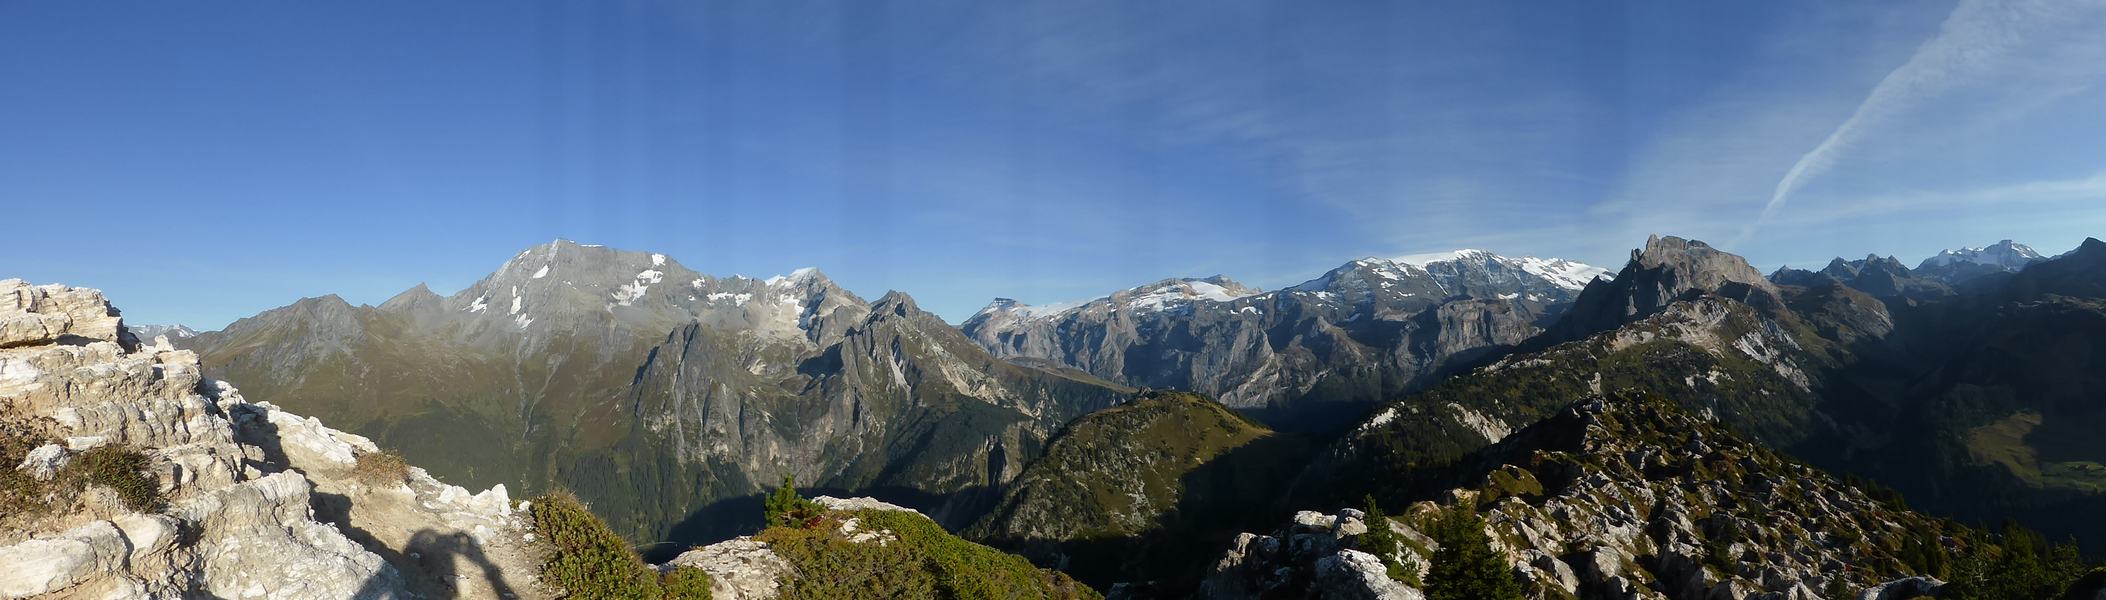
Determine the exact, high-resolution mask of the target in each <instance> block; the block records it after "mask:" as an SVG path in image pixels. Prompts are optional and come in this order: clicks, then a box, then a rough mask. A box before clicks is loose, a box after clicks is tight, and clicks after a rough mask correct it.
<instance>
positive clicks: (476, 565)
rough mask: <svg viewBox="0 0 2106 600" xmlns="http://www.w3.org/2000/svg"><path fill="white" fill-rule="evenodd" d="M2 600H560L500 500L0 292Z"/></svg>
mask: <svg viewBox="0 0 2106 600" xmlns="http://www.w3.org/2000/svg"><path fill="white" fill-rule="evenodd" d="M0 451H4V453H5V455H4V456H0V460H4V462H5V463H6V465H7V466H8V468H7V470H6V471H4V472H0V484H4V486H5V489H4V491H0V565H5V568H0V597H6V598H31V597H35V598H47V597H48V598H132V597H139V598H144V597H155V598H175V597H184V598H189V597H217V598H313V599H337V598H426V597H457V596H458V597H483V598H496V597H522V598H534V597H552V596H551V594H550V593H549V592H548V591H547V590H544V589H542V588H541V587H539V586H538V583H537V576H536V573H537V568H538V567H537V565H536V564H535V563H534V558H533V556H534V551H533V550H532V549H531V546H532V543H533V542H532V540H533V539H534V536H533V534H532V532H530V531H529V530H528V529H526V528H525V527H524V526H523V523H522V520H521V518H520V517H521V513H520V507H519V506H517V505H515V504H514V503H513V502H512V500H511V499H510V498H509V496H508V495H507V490H506V488H505V487H504V486H502V485H499V486H495V487H492V488H491V489H489V490H486V491H483V492H470V491H468V490H465V489H462V488H459V487H455V486H450V485H446V484H444V483H441V482H440V481H438V480H436V479H434V478H432V477H431V476H430V475H429V474H428V473H427V472H425V471H424V470H423V469H420V468H417V467H413V466H408V465H406V464H404V463H402V462H401V460H400V458H399V457H393V456H389V455H386V454H383V453H381V451H380V450H379V449H378V448H377V447H375V446H374V445H373V443H372V442H371V441H369V440H367V439H366V438H364V437H360V436H357V435H352V434H348V433H344V432H341V431H338V430H335V429H331V428H329V427H327V426H325V425H323V424H322V423H321V422H319V421H316V420H314V419H312V418H306V417H302V416H299V415H295V414H293V413H289V412H286V411H284V410H280V409H279V408H278V407H276V406H273V405H271V404H269V403H264V402H250V401H248V400H246V399H244V398H243V397H242V394H241V392H240V391H238V390H237V389H235V387H234V386H233V385H230V384H228V383H226V382H224V381H219V380H215V379H210V378H207V377H204V376H203V369H202V368H201V367H200V365H199V362H198V358H197V354H196V353H194V352H191V351H188V350H175V349H171V348H169V347H167V346H166V345H142V344H140V343H139V342H138V341H137V340H136V339H134V336H133V335H132V334H131V332H130V331H129V330H128V329H127V328H126V327H125V326H124V323H123V318H122V317H121V316H120V313H118V311H117V310H116V309H114V308H112V307H110V305H109V303H108V302H107V301H106V300H105V299H104V298H103V296H102V294H101V293H100V292H97V291H95V290H89V289H80V288H71V287H66V286H62V285H40V286H33V285H29V284H27V283H24V282H22V281H21V280H14V279H10V280H5V281H0Z"/></svg>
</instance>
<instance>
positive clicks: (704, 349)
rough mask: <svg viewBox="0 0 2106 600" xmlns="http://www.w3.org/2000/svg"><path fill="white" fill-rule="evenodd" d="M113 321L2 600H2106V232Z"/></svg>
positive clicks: (621, 273)
mask: <svg viewBox="0 0 2106 600" xmlns="http://www.w3.org/2000/svg"><path fill="white" fill-rule="evenodd" d="M121 314H122V313H121V312H119V311H118V310H117V309H115V308H113V307H112V306H111V305H110V304H109V302H108V301H107V300H105V299H104V298H103V297H102V295H101V294H100V293H99V292H95V291H93V290H85V289H78V288H70V287H65V286H62V285H41V286H32V285H29V284H27V283H24V282H21V281H18V280H9V281H7V282H0V416H4V417H5V419H4V420H0V424H4V425H5V428H4V431H0V433H4V434H5V438H4V439H0V442H4V443H0V453H4V454H0V462H4V463H5V464H6V465H20V466H19V467H16V468H14V469H11V470H7V471H5V472H0V476H4V479H0V483H4V484H5V489H4V490H0V492H4V493H0V501H4V503H5V504H4V505H0V511H4V512H0V564H7V565H9V566H10V568H8V569H0V571H5V572H4V573H0V597H6V598H16V597H49V598H78V597H90V596H93V597H104V596H109V595H120V596H121V595H123V593H130V592H136V593H137V594H139V595H155V596H157V597H158V596H169V597H179V596H201V595H206V594H209V595H213V596H217V597H297V598H339V597H361V598H382V597H385V598H397V597H401V598H408V597H530V598H541V597H581V598H599V597H608V598H635V597H714V598H720V599H721V598H742V599H744V598H924V597H930V598H936V597H940V598H1097V597H1114V598H1135V599H1142V598H1353V599H1372V598H1382V599H1424V598H1433V599H1437V600H1446V599H1452V598H1672V599H1677V600H1684V599H1686V600H1698V599H1702V600H1712V599H1727V598H1730V599H1749V598H1761V599H1789V600H1801V599H1804V600H1812V599H1829V598H1859V599H1868V600H1888V599H1895V600H1899V599H1908V598H1917V597H1934V598H1970V599H1971V598H2035V599H2037V598H2069V599H2091V600H2097V599H2102V598H2106V570H2099V568H2098V566H2097V563H2095V562H2093V561H2094V559H2095V558H2097V557H2098V556H2101V555H2102V554H2106V439H2102V438H2101V436H2099V435H2098V434H2097V433H2098V431H2099V424H2100V423H2106V242H2100V241H2098V240H2096V239H2090V240H2086V241H2085V242H2084V243H2083V244H2082V245H2081V246H2079V247H2077V248H2075V249H2072V250H2069V251H2068V252H2066V253H2062V254H2060V255H2056V256H2048V255H2045V254H2042V253H2040V252H2036V251H2034V250H2033V249H2031V248H2028V247H2026V246H2024V245H2022V244H2018V243H2015V242H2012V241H2010V240H2005V241H2002V242H2000V243H1998V244H1995V245H1991V246H1986V247H1981V248H1963V249H1957V250H1948V251H1945V252H1942V253H1940V254H1938V255H1936V256H1933V257H1930V258H1929V259H1927V260H1923V261H1921V262H1920V263H1918V264H1917V266H1916V267H1915V268H1910V267H1909V266H1907V264H1906V263H1903V262H1902V261H1900V260H1898V259H1895V258H1893V257H1881V256H1878V255H1868V256H1866V257H1865V258H1863V259H1851V260H1846V259H1842V258H1837V259H1835V260H1834V261H1832V262H1830V263H1828V264H1827V265H1826V266H1825V267H1823V268H1821V269H1820V270H1818V271H1810V270H1801V269H1791V268H1783V269H1778V270H1776V271H1775V272H1773V273H1771V274H1768V275H1764V274H1763V273H1762V271H1759V270H1757V269H1756V268H1755V267H1754V266H1752V265H1750V264H1749V263H1748V262H1747V261H1746V260H1744V259H1742V258H1741V257H1740V256H1737V255H1734V254H1731V253H1728V252H1725V251H1722V250H1719V249H1717V248H1714V247H1712V246H1710V245H1708V244H1705V243H1704V242H1700V241H1696V240H1688V239H1683V238H1678V237H1673V236H1654V237H1652V238H1650V239H1647V240H1645V241H1644V245H1643V246H1642V247H1640V248H1637V249H1634V250H1632V251H1631V253H1630V258H1629V261H1628V262H1627V263H1625V264H1623V265H1620V267H1619V268H1618V269H1616V270H1613V271H1612V270H1609V269H1604V268H1598V267H1594V266H1589V265H1585V264H1580V263H1577V262H1573V261H1569V260H1562V259H1555V258H1535V257H1510V256H1502V255H1498V254H1494V253H1492V252H1487V251H1482V250H1458V251H1454V252H1447V253H1440V254H1433V255H1419V256H1408V257H1399V258H1388V259H1385V258H1365V259H1360V260H1354V261H1350V262H1347V263H1345V264H1343V265H1340V266H1339V267H1337V268H1334V269H1331V270H1330V271H1328V272H1325V273H1322V274H1318V275H1316V276H1315V277H1313V278H1311V279H1308V280H1307V281H1305V282H1303V283H1300V284H1297V285H1292V286H1287V287H1284V288H1280V289H1272V290H1266V289H1258V288H1254V287H1251V286H1247V285H1244V284H1241V283H1238V282H1236V281H1233V280H1231V279H1228V278H1226V277H1222V276H1214V277H1207V278H1178V279H1164V280H1161V281H1157V282H1155V283H1150V284H1146V285H1141V286H1138V287H1134V288H1130V289H1125V290H1118V291H1113V292H1111V293H1108V294H1105V295H1103V296H1101V297H1098V298H1094V299H1089V300H1085V301H1080V302H1073V303H1067V304H1061V305H1045V306H1033V305H1027V304H1024V303H1021V302H1017V301H1014V300H1009V299H995V300H994V301H993V302H992V303H991V304H989V305H988V306H987V308H985V309H983V310H981V311H979V312H978V313H977V314H974V315H972V316H971V318H969V319H966V320H965V321H964V322H963V323H961V324H958V325H955V326H954V325H953V324H951V323H948V322H946V321H945V320H943V319H941V318H939V317H937V316H935V315H933V314H931V313H929V312H925V311H923V310H922V309H920V308H919V307H918V306H917V305H916V303H915V301H914V299H913V298H911V297H909V296H908V295H907V294H904V293H901V292H897V291H894V292H888V293H885V294H883V295H882V296H879V297H878V298H877V299H875V300H869V299H865V298H864V297H862V296H859V295H857V294H855V293H852V292H850V291H848V290H846V289H843V288H842V287H840V286H838V285H836V284H835V283H834V282H833V281H832V280H830V279H828V278H827V276H826V275H824V274H822V273H821V272H819V271H817V270H814V269H803V270H798V271H795V272H793V273H790V274H787V275H781V276H776V277H770V278H767V279H752V278H745V277H738V276H732V277H719V276H713V275H708V274H704V273H700V272H697V271H695V270H691V269H690V268H688V267H687V266H684V265H682V264H681V263H680V262H678V261H676V260H673V259H672V258H670V257H668V256H665V255H662V254H652V253H648V252H631V251H624V250H617V249H611V248H605V247H600V246H591V245H582V244H576V243H572V242H568V241H562V240H558V241H555V242H552V243H549V244H545V245H541V246H536V247H533V248H528V249H526V250H524V251H521V252H519V253H517V254H516V255H513V256H512V257H511V258H510V259H509V260H506V261H504V263H503V264H501V265H498V267H497V269H496V270H495V271H494V272H493V273H491V274H490V275H488V276H486V277H483V278H482V279H481V280H480V281H477V282H476V283H474V284H473V285H470V286H469V287H467V288H466V289H463V290H460V291H458V292H455V293H453V294H451V295H448V296H441V295H439V294H437V293H435V292H433V291H432V290H430V289H427V288H426V287H424V286H421V285H420V286H417V287H415V288H412V289H410V290H408V291H404V292H402V293H401V294H399V295H397V296H395V297H394V298H391V299H389V300H387V301H386V302H383V303H381V304H379V305H377V306H366V305H353V304H351V303H349V302H347V301H345V300H343V299H341V298H338V297H336V296H324V297H320V298H307V299H302V300H299V301H297V302H294V303H292V304H289V305H286V306H283V307H280V308H276V309H272V310H268V311H265V312H263V313H261V314H257V315H255V316H252V317H248V318H245V319H241V320H239V321H236V322H234V323H233V324H231V325H229V326H227V327H226V328H224V329H222V330H218V331H206V332H191V331H190V330H189V329H188V328H182V327H180V326H171V327H147V326H127V325H126V324H124V323H123V321H122V317H121ZM149 338H151V339H149ZM236 384H238V385H239V386H240V387H239V391H238V392H237V391H236V390H235V388H234V385H236ZM295 415H300V416H295ZM324 424H326V425H324ZM411 465H414V466H411ZM441 481H445V482H453V483H455V484H460V485H465V486H468V487H467V488H461V487H453V486H451V485H448V484H445V483H440V482H441ZM473 488H491V491H488V492H483V493H480V494H470V493H468V492H467V489H473ZM508 490H510V491H517V492H520V493H522V494H523V495H530V496H533V497H534V499H533V500H532V501H530V502H515V501H513V500H512V499H511V497H510V496H509V492H508ZM807 496H811V498H810V499H807ZM230 510H231V511H245V512H241V513H240V514H246V515H256V518H251V519H246V520H238V522H237V521H236V520H229V519H227V518H223V517H220V516H215V515H221V514H227V513H225V511H230ZM287 532H292V533H290V534H288V533H287ZM261 570H272V571H273V572H296V573H305V574H307V575H308V576H307V577H304V578H292V579H296V580H297V585H294V584H290V583H287V582H285V581H264V580H258V579H257V578H253V577H245V576H244V575H242V574H243V573H248V572H261Z"/></svg>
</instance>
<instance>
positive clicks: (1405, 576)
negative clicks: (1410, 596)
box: [1360, 494, 1419, 587]
mask: <svg viewBox="0 0 2106 600" xmlns="http://www.w3.org/2000/svg"><path fill="white" fill-rule="evenodd" d="M1366 502H1367V509H1366V512H1367V533H1364V534H1361V535H1360V549H1361V550H1362V551H1365V552H1367V553H1369V554H1373V555H1375V557H1376V558H1380V559H1382V566H1384V567H1386V568H1387V569H1388V571H1389V578H1390V579H1395V580H1397V581H1402V582H1404V583H1407V584H1410V585H1412V586H1413V587H1418V586H1419V573H1418V570H1417V569H1415V568H1414V567H1415V566H1416V565H1406V564H1404V563H1401V562H1397V554H1398V552H1399V551H1401V550H1403V547H1404V542H1403V540H1402V539H1401V538H1402V535H1401V534H1398V533H1397V531H1396V530H1394V529H1390V528H1389V515H1386V514H1383V513H1382V507H1381V506H1377V505H1376V504H1375V496H1374V495H1373V494H1369V495H1368V496H1367V500H1366Z"/></svg>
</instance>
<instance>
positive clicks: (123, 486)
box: [58, 446, 165, 512]
mask: <svg viewBox="0 0 2106 600" xmlns="http://www.w3.org/2000/svg"><path fill="white" fill-rule="evenodd" d="M151 464H152V461H151V460H150V459H148V458H147V456H146V454H145V453H144V452H140V451H139V450H138V449H135V448H128V447H123V446H97V447H95V448H91V449H89V450H88V451H86V452H82V453H80V455H78V456H75V457H73V460H72V462H69V463H66V468H64V469H61V470H60V471H59V476H58V481H59V482H60V485H62V486H64V487H65V488H66V489H70V490H79V489H82V488H84V487H86V486H88V485H97V486H102V487H106V488H109V489H110V491H112V492H116V494H117V497H118V499H120V500H122V501H123V502H124V507H125V508H128V509H131V510H134V511H139V512H153V511H157V510H160V508H161V505H162V503H163V502H164V500H165V499H164V498H162V497H161V482H160V481H159V480H157V479H155V478H154V477H153V476H151V475H147V474H146V470H147V467H148V466H150V465H151Z"/></svg>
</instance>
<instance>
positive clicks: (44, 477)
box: [15, 444, 73, 481]
mask: <svg viewBox="0 0 2106 600" xmlns="http://www.w3.org/2000/svg"><path fill="white" fill-rule="evenodd" d="M72 456H73V455H72V454H71V453H68V452H66V448H65V447H64V446H60V445H58V444H44V445H42V446H37V447H36V449H34V450H30V451H29V454H28V455H26V456H23V457H22V464H20V465H16V466H15V470H17V471H21V472H23V473H27V474H29V476H30V477H34V478H36V480H37V481H51V478H53V477H57V476H58V472H59V469H63V468H66V463H67V462H71V460H72Z"/></svg>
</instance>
